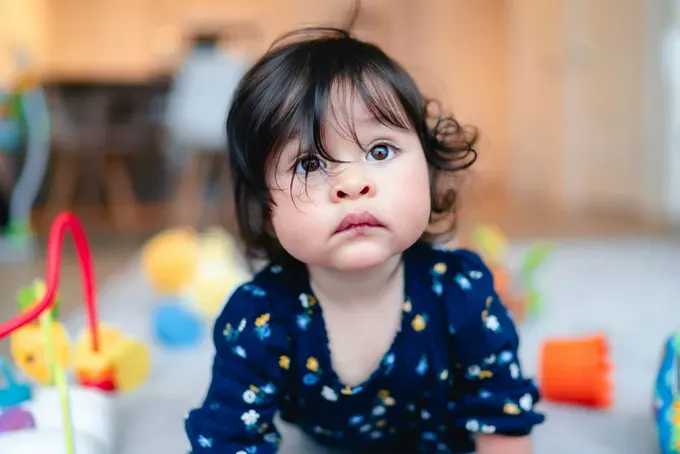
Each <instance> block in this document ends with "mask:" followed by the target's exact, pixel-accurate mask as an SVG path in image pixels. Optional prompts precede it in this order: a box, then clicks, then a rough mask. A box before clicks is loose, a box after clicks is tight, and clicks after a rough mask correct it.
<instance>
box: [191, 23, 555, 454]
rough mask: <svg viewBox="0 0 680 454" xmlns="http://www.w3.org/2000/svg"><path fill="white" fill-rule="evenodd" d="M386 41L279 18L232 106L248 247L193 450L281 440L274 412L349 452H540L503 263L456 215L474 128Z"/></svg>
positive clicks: (218, 329)
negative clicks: (457, 237)
mask: <svg viewBox="0 0 680 454" xmlns="http://www.w3.org/2000/svg"><path fill="white" fill-rule="evenodd" d="M431 107H432V103H430V102H428V100H426V99H425V98H424V97H423V95H422V94H421V92H420V91H419V89H418V87H417V86H416V84H415V83H414V81H413V79H412V78H411V77H410V76H409V74H408V73H407V72H406V71H405V70H404V69H403V68H402V67H401V66H399V65H398V64H397V63H396V62H395V61H394V60H392V59H391V58H390V57H388V56H387V55H385V53H384V52H383V51H382V50H381V49H379V48H378V47H376V46H374V45H372V44H368V43H365V42H362V41H359V40H357V39H355V38H353V37H352V36H350V35H349V34H348V33H346V32H343V31H341V30H335V29H326V28H323V29H318V28H317V29H306V30H303V31H298V32H294V33H292V34H289V35H287V36H285V37H284V38H283V39H281V40H280V41H279V42H277V43H276V44H275V45H274V46H273V47H272V48H271V49H270V50H269V51H268V52H267V53H266V54H265V55H264V56H263V57H262V58H261V59H260V60H259V61H257V62H256V63H255V65H254V66H253V67H252V68H251V69H250V70H249V71H248V72H247V74H246V75H245V76H244V78H243V80H242V81H241V83H240V85H239V86H238V88H237V91H236V93H235V95H234V101H233V105H232V107H231V110H230V112H229V118H228V121H227V136H228V146H229V159H230V162H231V166H232V168H233V176H234V184H235V196H236V207H237V212H238V221H239V226H240V230H241V233H242V237H243V240H244V242H245V245H246V247H247V252H248V254H249V256H250V257H251V258H253V259H258V258H259V259H266V263H267V265H266V267H265V268H264V269H262V270H261V271H259V272H258V273H257V274H256V275H255V276H254V278H253V279H252V281H250V282H248V283H247V284H245V285H243V286H241V287H240V288H238V289H237V290H236V291H235V292H234V293H233V294H232V296H231V297H230V298H229V301H228V302H227V304H226V307H225V309H224V311H223V312H222V314H221V315H220V316H219V317H218V319H217V321H216V325H215V331H214V342H215V347H216V355H215V360H214V365H213V369H212V383H211V385H210V388H209V390H208V392H207V397H206V399H205V402H204V403H203V405H202V406H201V407H200V408H197V409H195V410H193V411H191V412H190V413H189V416H188V418H187V421H186V430H187V434H188V437H189V440H190V443H191V446H192V450H193V453H195V454H203V453H206V454H207V453H213V454H269V453H275V452H277V451H278V449H279V442H280V438H281V437H280V435H279V431H278V430H277V428H276V427H275V425H274V417H275V415H277V414H280V417H281V419H283V420H284V421H287V422H289V423H291V424H293V425H295V426H298V427H299V428H300V429H301V430H302V431H303V432H304V433H305V434H307V435H308V437H309V438H311V439H312V440H314V441H315V442H316V443H317V444H320V445H323V446H328V447H333V448H337V449H340V450H344V451H345V452H348V453H355V452H360V451H361V452H389V453H396V452H424V453H467V452H472V451H474V450H475V449H476V450H477V452H478V453H479V454H529V453H530V452H531V443H530V438H529V434H530V432H531V430H532V427H533V426H534V425H536V424H540V423H541V422H543V420H544V417H543V415H541V414H539V413H537V412H535V411H534V404H535V403H536V401H537V400H538V397H539V396H538V391H537V388H536V386H535V385H534V383H533V382H532V381H531V380H529V379H527V378H525V377H524V376H523V375H522V371H521V369H520V364H519V360H518V358H517V348H518V336H517V332H516V330H515V326H514V325H513V322H512V320H511V317H510V314H509V313H508V311H507V309H506V308H505V307H504V306H503V304H502V302H501V301H500V300H499V299H498V295H497V294H496V292H495V291H494V282H493V276H492V275H491V273H490V271H489V269H488V268H487V267H486V266H485V265H484V263H483V262H482V260H481V259H480V258H479V256H477V255H476V254H475V253H473V252H470V251H468V250H447V249H445V248H444V247H442V246H437V245H435V243H434V241H435V239H437V240H439V241H440V240H441V238H445V237H443V236H442V235H444V234H447V233H450V232H451V231H452V230H453V219H454V216H453V215H454V208H455V203H454V202H455V195H456V192H455V189H454V187H453V178H452V176H453V175H456V174H457V172H459V171H461V170H463V169H465V168H467V167H468V166H469V165H471V164H472V163H473V162H474V160H475V158H476V152H475V151H474V149H473V148H472V147H473V144H474V142H475V133H474V131H468V130H466V129H464V128H461V127H460V126H459V124H458V123H457V122H456V120H455V119H454V118H452V117H450V116H442V115H439V114H438V111H437V110H433V109H432V108H431Z"/></svg>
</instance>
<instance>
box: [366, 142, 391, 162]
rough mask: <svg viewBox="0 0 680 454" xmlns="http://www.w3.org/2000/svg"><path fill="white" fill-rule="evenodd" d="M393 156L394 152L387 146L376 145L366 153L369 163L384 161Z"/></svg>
mask: <svg viewBox="0 0 680 454" xmlns="http://www.w3.org/2000/svg"><path fill="white" fill-rule="evenodd" d="M393 156H394V150H393V149H392V148H391V147H389V146H388V145H376V146H374V147H373V148H371V150H370V151H369V152H368V160H369V161H384V160H386V159H390V158H392V157H393Z"/></svg>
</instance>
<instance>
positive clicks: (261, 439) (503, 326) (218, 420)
mask: <svg viewBox="0 0 680 454" xmlns="http://www.w3.org/2000/svg"><path fill="white" fill-rule="evenodd" d="M404 267H405V269H404V273H405V303H404V306H403V317H402V326H401V329H400V330H399V332H398V334H397V336H396V338H395V340H394V342H393V344H392V346H391V347H390V349H389V351H387V352H386V353H385V356H384V357H383V359H382V362H381V364H380V366H379V367H378V368H377V370H376V371H375V372H374V373H373V374H372V376H371V377H370V378H369V379H368V380H367V381H366V382H364V383H363V384H361V385H359V386H354V387H350V386H345V385H343V384H342V383H341V382H340V380H339V378H338V376H337V375H336V374H335V373H334V371H333V368H332V366H331V356H330V351H329V348H328V338H327V333H326V329H325V325H324V320H323V316H322V313H321V307H320V305H319V304H318V302H317V300H316V298H315V297H314V295H313V293H312V291H311V288H310V284H309V276H308V274H307V269H306V267H305V266H304V265H301V264H291V265H276V264H274V265H270V266H269V267H267V268H266V269H264V270H263V271H261V272H259V273H258V274H257V275H256V276H255V277H254V278H253V280H252V281H250V282H249V283H247V284H245V285H243V286H241V287H240V288H238V289H237V290H236V291H235V292H234V293H233V295H232V296H231V298H230V300H229V302H228V303H227V305H226V307H225V309H224V311H223V312H222V314H221V315H220V316H219V318H218V319H217V322H216V326H215V332H214V341H215V346H216V356H215V361H214V366H213V371H212V372H213V377H212V383H211V385H210V388H209V390H208V393H207V397H206V399H205V402H204V403H203V405H202V406H201V407H200V408H198V409H195V410H193V411H191V412H190V413H189V416H188V418H187V421H186V430H187V435H188V437H189V440H190V443H191V446H192V450H193V453H194V454H269V453H275V452H277V449H278V444H279V438H280V437H279V434H278V432H277V430H276V428H275V427H274V425H273V418H274V415H275V413H276V412H277V411H280V412H281V417H282V418H283V419H285V420H287V421H290V422H292V423H294V424H297V425H298V426H300V427H301V428H302V429H303V430H304V431H306V432H307V433H308V434H309V435H310V436H312V437H313V438H315V439H316V440H317V441H318V442H320V443H321V444H324V445H328V446H334V447H341V448H347V449H349V450H350V451H355V450H357V451H358V450H368V451H371V450H372V451H384V452H397V451H398V452H404V451H405V450H409V451H419V452H428V453H429V452H441V453H465V452H472V451H473V450H474V441H473V440H474V438H473V435H474V434H476V433H487V434H492V433H498V434H505V435H516V436H520V435H526V434H528V433H529V432H530V431H531V429H532V427H533V426H534V425H536V424H539V423H541V422H543V420H544V416H543V415H541V414H540V413H537V412H535V411H534V404H535V403H536V401H537V400H538V398H539V396H538V390H537V388H536V386H535V384H534V382H533V381H532V380H530V379H527V378H525V377H524V376H523V375H522V372H521V370H520V365H519V361H518V358H517V348H518V342H519V340H518V336H517V332H516V330H515V326H514V324H513V322H512V320H511V316H510V314H509V312H508V311H507V309H506V308H505V307H504V306H503V305H502V303H501V302H500V301H499V299H498V296H497V295H496V292H495V291H494V285H493V277H492V275H491V273H490V271H489V269H488V268H487V267H486V266H485V265H484V264H483V262H482V260H481V259H480V258H479V256H478V255H476V254H474V253H473V252H470V251H467V250H456V251H447V250H444V249H441V248H438V247H436V246H431V245H429V244H426V243H421V242H418V243H416V244H415V245H414V246H412V247H411V248H409V249H408V250H407V251H406V252H405V253H404Z"/></svg>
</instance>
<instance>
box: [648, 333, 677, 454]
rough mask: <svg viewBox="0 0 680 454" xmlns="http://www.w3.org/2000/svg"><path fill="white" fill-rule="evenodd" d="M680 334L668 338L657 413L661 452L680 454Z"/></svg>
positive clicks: (658, 382)
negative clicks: (679, 385) (679, 384)
mask: <svg viewBox="0 0 680 454" xmlns="http://www.w3.org/2000/svg"><path fill="white" fill-rule="evenodd" d="M678 353H680V333H675V334H673V335H671V336H670V337H669V338H668V340H667V341H666V345H665V347H664V352H663V355H662V357H661V364H660V365H659V372H658V374H657V376H656V384H655V393H654V394H655V399H654V416H655V418H656V426H657V430H658V436H659V445H660V448H661V451H660V452H661V454H680V393H679V392H678V383H679V381H678V380H679V378H680V376H679V375H680V362H679V361H678V360H679V359H680V358H679V357H678Z"/></svg>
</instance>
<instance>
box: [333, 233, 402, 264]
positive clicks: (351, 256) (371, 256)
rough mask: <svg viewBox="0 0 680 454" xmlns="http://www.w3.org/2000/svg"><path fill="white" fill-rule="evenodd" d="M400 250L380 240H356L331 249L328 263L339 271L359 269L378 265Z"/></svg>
mask: <svg viewBox="0 0 680 454" xmlns="http://www.w3.org/2000/svg"><path fill="white" fill-rule="evenodd" d="M400 252H401V250H394V248H392V247H390V246H389V245H386V244H384V243H382V242H377V241H370V240H368V241H357V242H353V243H350V244H344V245H342V246H341V247H340V248H338V250H336V251H333V252H332V253H331V254H330V256H329V259H330V262H331V263H330V264H329V265H330V266H331V267H332V268H335V269H337V270H339V271H361V270H366V269H370V268H374V267H376V266H379V265H381V264H383V263H385V262H386V261H387V260H389V259H390V258H392V257H393V256H394V255H395V254H398V253H400Z"/></svg>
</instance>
